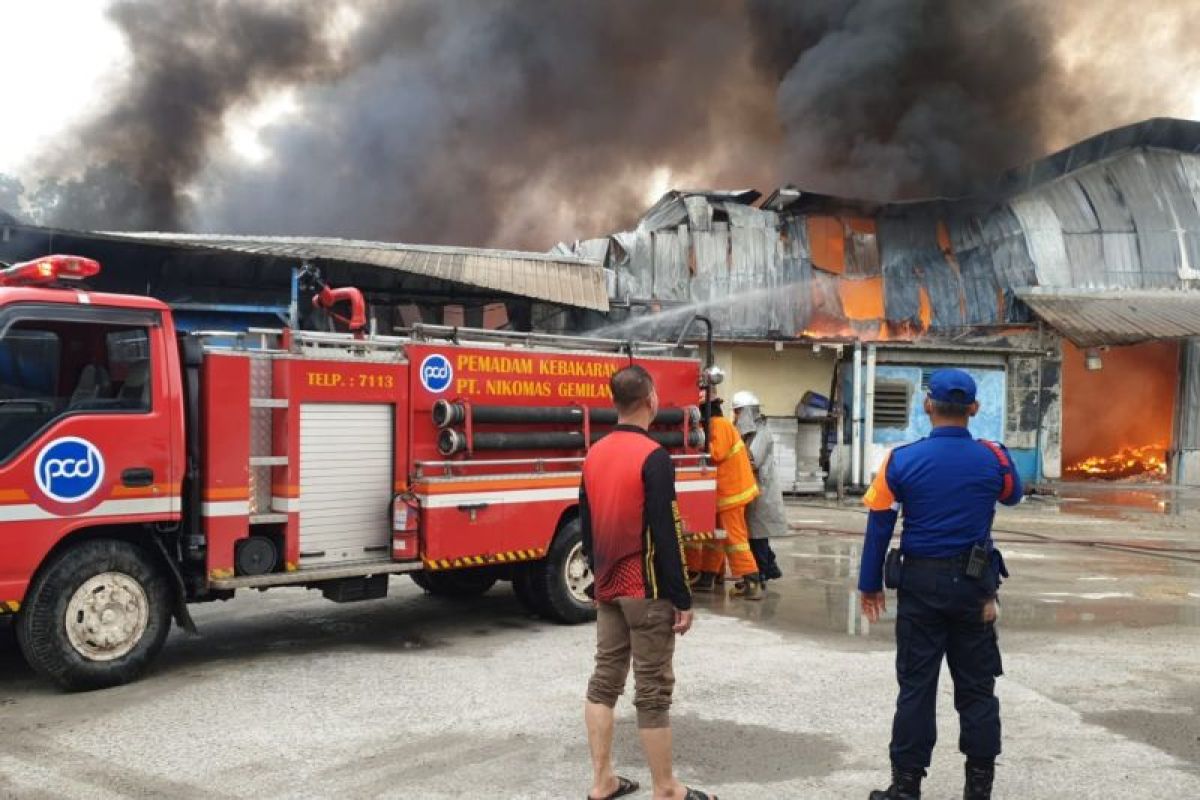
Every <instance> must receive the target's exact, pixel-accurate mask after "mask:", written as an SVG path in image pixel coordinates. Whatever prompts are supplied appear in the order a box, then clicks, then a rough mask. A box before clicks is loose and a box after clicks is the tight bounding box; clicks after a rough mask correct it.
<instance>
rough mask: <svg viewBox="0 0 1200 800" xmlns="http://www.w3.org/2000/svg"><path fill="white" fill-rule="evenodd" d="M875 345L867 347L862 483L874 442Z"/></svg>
mask: <svg viewBox="0 0 1200 800" xmlns="http://www.w3.org/2000/svg"><path fill="white" fill-rule="evenodd" d="M875 358H876V352H875V345H873V344H872V345H868V346H867V375H866V390H865V391H864V392H863V417H864V423H863V434H862V450H863V452H862V475H861V476H860V477H861V479H862V483H863V484H864V485H865V484H866V483H867V482H868V481H869V480H870V478H871V453H872V452H873V444H874V442H875Z"/></svg>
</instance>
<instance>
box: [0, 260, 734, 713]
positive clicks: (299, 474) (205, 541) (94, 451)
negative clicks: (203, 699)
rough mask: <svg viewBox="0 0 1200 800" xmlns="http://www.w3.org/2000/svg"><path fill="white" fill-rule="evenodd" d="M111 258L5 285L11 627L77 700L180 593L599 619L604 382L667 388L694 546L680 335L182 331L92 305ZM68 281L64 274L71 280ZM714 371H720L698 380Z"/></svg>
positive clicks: (352, 297) (349, 296)
mask: <svg viewBox="0 0 1200 800" xmlns="http://www.w3.org/2000/svg"><path fill="white" fill-rule="evenodd" d="M98 271H99V265H98V264H96V262H94V261H89V260H88V259H83V258H77V257H72V256H50V257H46V258H43V259H39V260H37V261H33V262H29V263H26V264H22V265H18V266H16V267H11V268H9V269H7V270H4V271H3V272H0V613H3V614H10V615H15V616H16V620H15V623H16V631H17V638H18V642H19V643H20V646H21V649H22V651H23V653H24V655H25V657H26V659H27V660H28V661H29V663H30V664H31V665H32V666H33V667H34V668H35V669H36V670H37V671H39V672H41V673H42V674H44V675H46V676H48V677H50V678H52V679H53V680H55V681H56V682H58V683H59V684H60V685H61V686H64V687H66V688H69V689H86V688H97V687H103V686H111V685H115V684H119V683H123V682H126V681H129V680H131V679H133V678H135V677H137V676H138V675H140V674H141V673H142V672H143V671H144V670H145V668H146V667H147V666H148V664H149V663H150V662H151V660H152V659H153V658H154V656H155V655H156V654H157V652H158V651H159V650H160V649H161V647H162V645H163V642H164V640H165V639H166V636H167V634H168V632H169V629H170V627H171V622H172V619H174V620H175V621H176V622H177V623H178V624H179V625H181V626H183V627H185V628H188V629H189V630H192V631H193V632H194V630H195V628H194V625H192V622H191V619H190V616H189V614H188V609H187V606H188V604H189V603H194V602H203V601H211V600H220V599H228V598H229V597H232V596H233V594H234V593H235V592H236V591H237V590H238V589H250V588H254V589H267V588H271V587H274V586H287V585H292V586H296V585H299V586H307V587H309V588H313V589H317V590H319V591H321V592H323V593H324V595H325V596H326V597H328V598H330V599H332V600H335V601H339V602H346V601H353V600H365V599H373V598H379V597H383V596H384V595H386V593H387V588H388V580H389V576H391V575H393V574H399V573H407V574H409V575H411V576H412V578H413V579H414V580H415V581H416V582H417V583H418V584H419V585H420V586H421V587H423V588H424V589H425V590H426V591H428V592H430V593H433V594H450V595H453V594H458V595H462V594H482V593H483V592H486V591H487V590H488V589H490V588H491V587H492V585H493V584H495V583H496V582H497V581H498V580H508V581H512V583H513V587H514V590H515V591H516V593H517V595H518V597H519V598H520V599H521V601H522V603H523V604H525V606H526V607H527V608H528V609H529V610H530V611H532V612H534V613H537V614H539V615H541V616H543V617H545V618H547V619H551V620H555V621H559V622H564V623H572V622H582V621H586V620H589V619H591V618H593V615H594V611H593V609H592V607H591V604H590V602H589V601H588V598H587V595H586V590H587V588H588V586H589V585H590V582H591V574H590V572H589V570H588V567H587V561H586V559H585V558H584V557H583V554H582V550H581V544H580V529H579V523H578V519H577V502H578V486H579V475H580V472H579V470H580V466H581V464H582V460H583V457H584V455H585V454H586V452H587V449H588V447H589V446H590V445H591V443H592V442H594V441H595V440H596V439H597V438H599V437H600V436H602V435H603V434H604V433H605V431H606V429H607V428H609V427H611V425H612V424H614V423H615V414H614V413H613V411H612V408H611V402H610V398H609V395H608V389H607V382H608V378H609V377H610V376H611V374H612V373H613V372H615V371H616V370H617V369H619V368H621V367H622V366H624V365H627V364H629V363H632V362H634V361H636V362H637V363H640V364H642V365H643V366H646V367H647V369H649V370H650V371H651V372H652V374H653V375H654V377H655V380H656V383H657V385H658V390H659V395H660V398H661V406H662V410H661V411H660V414H659V418H658V419H657V420H656V424H655V425H654V427H653V428H652V430H651V435H653V436H654V437H656V438H657V439H658V440H659V441H660V442H662V443H663V444H664V446H666V447H667V448H668V449H669V451H670V452H671V454H672V457H673V459H674V460H675V463H676V469H677V487H676V488H677V493H678V497H679V500H680V507H681V512H682V516H683V519H684V522H685V528H686V529H687V531H688V532H689V534H690V535H694V536H701V537H703V536H711V535H712V531H713V528H714V513H715V500H714V492H715V481H714V476H713V473H712V471H711V467H710V466H709V464H708V462H707V461H706V458H705V450H704V436H703V429H702V427H701V424H700V418H699V413H698V410H697V408H696V407H695V405H694V403H695V400H696V393H697V387H698V386H703V385H704V384H705V381H706V380H715V379H716V378H715V375H716V373H705V372H704V371H702V369H701V365H700V362H699V361H698V360H697V359H696V358H695V357H694V352H688V353H680V352H679V350H678V349H677V348H675V347H672V346H670V345H661V344H649V345H637V344H633V343H618V342H611V341H600V340H586V339H573V338H564V337H546V336H538V335H536V334H505V333H497V332H494V331H461V330H455V329H444V328H429V327H427V328H417V329H414V330H413V331H412V332H411V334H410V335H408V336H404V337H390V336H389V337H383V336H368V335H366V334H365V333H364V332H363V328H364V319H365V317H364V315H363V313H362V310H363V304H362V298H361V295H359V294H358V293H357V292H355V291H354V290H347V289H339V290H329V289H328V287H322V288H321V291H320V292H318V295H317V298H316V300H315V302H317V303H318V304H325V305H326V307H331V306H332V305H333V304H335V303H343V302H344V303H347V304H348V305H349V307H350V309H351V312H350V315H349V317H346V318H341V317H339V319H343V321H345V322H346V323H347V324H348V326H349V327H350V329H351V330H350V332H348V333H344V334H338V333H320V332H301V331H293V330H287V329H284V330H280V331H251V332H240V333H209V334H178V333H177V332H176V330H175V326H174V322H173V319H172V314H171V310H170V308H169V307H168V306H167V305H166V304H164V303H162V302H160V301H159V300H156V299H153V298H148V297H139V296H127V295H114V294H103V293H94V292H89V291H87V290H86V289H84V288H83V287H82V285H81V284H78V281H80V280H82V279H85V278H87V277H90V276H92V275H94V274H96V273H97V272H98ZM73 284H74V285H73ZM706 374H708V375H709V376H710V377H708V378H706V377H705V376H706Z"/></svg>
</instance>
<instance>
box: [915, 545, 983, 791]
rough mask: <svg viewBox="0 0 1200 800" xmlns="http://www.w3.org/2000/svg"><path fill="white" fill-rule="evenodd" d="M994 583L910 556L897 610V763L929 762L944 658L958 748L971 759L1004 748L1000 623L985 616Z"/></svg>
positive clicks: (922, 766) (956, 565)
mask: <svg viewBox="0 0 1200 800" xmlns="http://www.w3.org/2000/svg"><path fill="white" fill-rule="evenodd" d="M994 585H995V584H994V582H993V581H991V580H988V579H986V578H985V579H974V578H968V577H967V576H966V575H964V574H963V572H962V566H961V564H959V563H956V562H948V561H933V560H913V559H906V560H905V563H904V573H903V577H902V578H901V581H900V591H899V595H900V602H899V609H898V611H897V617H896V678H897V680H898V682H899V684H900V697H899V699H898V700H897V702H896V717H895V720H894V721H893V723H892V745H891V758H892V764H893V765H895V766H897V767H900V768H906V769H910V770H917V769H926V768H928V767H929V762H930V759H931V757H932V755H933V746H934V744H935V743H936V742H937V719H936V711H937V687H938V675H939V673H940V672H941V667H942V657H943V656H944V657H945V659H946V661H947V663H948V664H949V666H950V677H951V678H952V679H953V681H954V708H955V709H956V710H957V711H958V719H959V738H958V749H959V750H960V751H962V753H963V754H964V755H965V756H967V758H970V759H980V760H989V759H994V758H995V757H996V756H998V755H999V754H1000V701H999V700H998V699H997V698H996V694H995V689H996V678H997V677H998V676H999V675H1001V674H1002V672H1003V669H1002V666H1001V661H1000V647H999V643H998V642H997V639H996V628H995V625H994V624H992V623H985V622H983V621H982V616H981V615H982V613H983V605H984V603H985V602H986V600H987V598H988V597H990V596H992V594H993V593H994V591H995V590H994Z"/></svg>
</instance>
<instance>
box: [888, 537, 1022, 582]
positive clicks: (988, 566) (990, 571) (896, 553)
mask: <svg viewBox="0 0 1200 800" xmlns="http://www.w3.org/2000/svg"><path fill="white" fill-rule="evenodd" d="M906 567H912V568H914V569H932V570H935V571H944V572H948V573H951V574H955V575H965V576H966V577H968V578H972V579H974V580H993V581H995V588H996V589H999V588H1000V584H1001V583H1003V582H1004V579H1005V578H1007V577H1008V568H1007V567H1006V566H1005V564H1004V556H1003V555H1001V553H1000V551H999V550H997V549H996V548H995V547H993V546H992V542H991V540H990V539H989V540H988V541H986V542H980V543H978V544H976V545H973V546H972V547H971V548H970V549H969V550H966V551H964V552H962V553H958V554H957V555H953V556H946V557H943V558H931V557H928V556H917V555H905V554H903V553H902V552H901V551H900V549H899V548H896V547H893V548H892V549H891V550H889V551H888V554H887V560H886V561H885V562H884V565H883V583H884V585H885V586H887V587H888V588H889V589H898V588H900V585H901V583H902V582H903V579H904V570H905V568H906Z"/></svg>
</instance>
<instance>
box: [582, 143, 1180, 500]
mask: <svg viewBox="0 0 1200 800" xmlns="http://www.w3.org/2000/svg"><path fill="white" fill-rule="evenodd" d="M1197 151H1200V123H1195V122H1186V121H1181V120H1173V119H1155V120H1149V121H1146V122H1143V123H1139V124H1136V125H1131V126H1128V127H1124V128H1120V129H1116V130H1112V131H1109V132H1107V133H1104V134H1101V135H1099V136H1096V137H1093V138H1091V139H1088V140H1086V141H1083V142H1080V143H1078V144H1076V145H1074V146H1072V147H1069V148H1067V149H1065V150H1063V151H1061V152H1058V153H1055V154H1053V155H1051V156H1048V157H1046V158H1043V159H1041V160H1039V161H1036V162H1034V163H1032V164H1029V165H1027V166H1026V167H1024V168H1021V169H1017V170H1014V171H1012V172H1010V173H1009V174H1007V175H1006V176H1004V177H1003V179H1002V180H1000V181H998V182H997V183H995V184H993V185H991V186H989V187H988V188H986V189H983V190H980V191H978V192H975V193H973V194H971V195H969V196H965V197H959V198H953V199H944V198H942V199H932V200H923V201H914V202H903V203H872V202H862V201H856V200H851V199H845V198H840V197H834V196H830V195H821V194H810V193H807V192H805V191H803V190H802V189H797V188H795V187H785V188H782V189H779V190H777V191H775V192H773V193H772V194H771V195H770V196H768V197H766V198H763V197H762V196H761V195H760V194H759V193H757V192H754V191H738V192H717V191H674V192H669V193H667V194H666V195H664V196H663V197H662V199H661V200H660V201H659V202H658V203H656V204H655V205H654V206H653V207H651V208H650V209H649V210H648V211H647V212H646V213H645V214H643V216H642V218H641V220H640V221H639V223H638V225H637V227H636V228H634V229H633V230H629V231H623V232H619V233H616V234H613V235H611V236H608V237H604V238H602V239H597V240H589V241H585V242H578V243H575V244H574V245H570V246H567V245H560V249H561V250H562V251H563V252H564V253H571V254H581V255H582V254H586V255H589V256H591V257H595V258H600V259H602V260H603V261H604V263H605V264H606V266H607V267H608V268H609V269H610V270H611V273H612V280H611V283H610V293H611V295H612V305H613V308H614V310H613V312H612V317H613V319H614V320H615V321H614V322H613V323H612V324H611V325H610V326H609V331H608V332H609V333H619V334H620V335H631V336H632V335H646V334H647V333H657V334H658V335H669V334H668V331H671V330H674V331H678V330H679V329H680V328H681V327H682V325H683V323H684V322H686V320H687V319H688V318H689V317H690V315H691V314H693V313H704V314H707V315H708V316H710V317H711V318H712V319H713V321H714V323H715V325H716V328H717V331H718V336H719V338H720V339H721V340H722V342H723V344H722V355H721V361H722V364H723V366H724V367H725V368H726V371H727V372H728V373H729V375H730V382H731V384H732V386H734V387H735V388H752V389H755V390H756V391H761V392H762V393H763V394H765V395H766V398H765V399H764V403H765V404H766V412H767V413H768V415H771V416H775V417H778V418H780V420H781V424H782V423H783V421H785V420H787V419H794V418H795V417H794V409H795V407H796V404H797V402H798V401H799V400H800V399H801V397H802V396H803V395H804V394H805V393H806V392H818V393H823V394H826V395H832V396H833V398H834V403H833V407H834V410H835V411H836V410H837V409H841V410H842V413H841V414H838V415H836V418H837V420H838V421H839V423H840V426H841V428H842V430H843V434H842V435H841V437H840V438H835V439H834V441H835V442H836V443H837V444H836V445H835V446H832V447H829V448H827V449H828V450H831V451H832V453H831V457H830V456H827V457H826V458H825V459H824V462H825V465H826V466H831V467H832V468H833V469H834V471H835V472H837V473H839V474H842V475H844V476H846V477H847V478H848V479H849V480H850V481H851V482H852V483H858V484H861V483H863V482H865V481H867V480H869V478H870V476H871V474H872V473H873V472H874V471H875V470H876V469H877V467H878V464H879V462H880V461H881V459H882V456H883V453H884V452H885V451H886V449H887V448H888V447H890V446H891V445H893V444H895V443H897V442H901V441H907V440H911V439H914V438H917V437H918V436H920V435H922V434H923V433H924V431H925V430H926V428H925V427H923V426H927V425H928V422H927V421H926V420H925V419H924V418H923V415H922V414H921V413H920V399H921V397H922V393H923V383H924V380H925V379H926V378H927V377H928V374H929V372H930V371H931V370H933V369H934V368H937V367H940V366H947V365H955V366H960V367H963V368H966V369H968V370H969V371H970V372H972V374H974V375H975V377H976V380H977V381H978V382H979V385H980V390H981V400H982V402H983V406H984V411H983V412H982V413H981V415H980V416H979V417H978V418H977V419H976V420H975V421H974V423H973V429H974V430H975V432H976V434H977V435H979V436H983V437H987V438H993V439H997V440H1000V441H1003V442H1005V443H1006V444H1007V445H1008V446H1009V448H1010V450H1011V451H1012V453H1013V455H1014V458H1015V459H1016V461H1017V463H1018V466H1019V468H1020V470H1021V472H1022V474H1023V475H1024V477H1025V478H1026V479H1030V480H1033V479H1041V478H1050V479H1056V478H1060V477H1086V476H1093V475H1112V476H1116V477H1125V476H1130V475H1135V474H1136V475H1146V474H1149V475H1152V476H1157V475H1162V474H1167V473H1169V474H1170V475H1171V476H1172V477H1173V478H1174V480H1176V481H1179V482H1181V483H1188V484H1200V338H1196V337H1200V155H1197ZM798 457H799V455H798Z"/></svg>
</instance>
